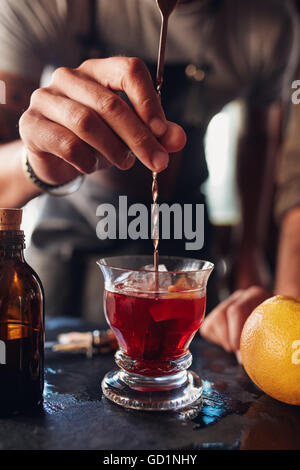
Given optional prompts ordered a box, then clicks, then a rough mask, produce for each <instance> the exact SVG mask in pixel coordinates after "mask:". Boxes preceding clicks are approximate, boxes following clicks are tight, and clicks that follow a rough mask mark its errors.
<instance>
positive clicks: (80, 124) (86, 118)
mask: <svg viewBox="0 0 300 470" xmlns="http://www.w3.org/2000/svg"><path fill="white" fill-rule="evenodd" d="M71 121H72V123H73V125H74V127H75V129H76V131H77V132H78V133H79V134H87V133H88V132H89V131H90V130H91V128H92V126H93V123H94V116H93V113H92V112H91V111H89V110H88V109H84V110H81V111H77V112H76V113H72V112H71Z"/></svg>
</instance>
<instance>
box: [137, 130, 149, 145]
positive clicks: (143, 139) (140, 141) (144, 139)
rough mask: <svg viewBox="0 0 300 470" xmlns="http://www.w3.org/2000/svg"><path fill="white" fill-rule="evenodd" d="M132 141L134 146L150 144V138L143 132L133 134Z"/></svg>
mask: <svg viewBox="0 0 300 470" xmlns="http://www.w3.org/2000/svg"><path fill="white" fill-rule="evenodd" d="M133 143H134V146H135V147H146V146H148V145H150V144H151V139H150V137H149V135H148V134H146V133H145V132H140V133H138V134H135V135H134V137H133Z"/></svg>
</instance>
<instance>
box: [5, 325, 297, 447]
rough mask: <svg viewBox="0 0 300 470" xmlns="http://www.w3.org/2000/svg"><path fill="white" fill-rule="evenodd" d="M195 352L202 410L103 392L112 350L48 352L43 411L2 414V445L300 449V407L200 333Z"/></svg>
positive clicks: (51, 328)
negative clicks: (271, 391) (280, 398)
mask: <svg viewBox="0 0 300 470" xmlns="http://www.w3.org/2000/svg"><path fill="white" fill-rule="evenodd" d="M74 329H77V330H83V329H84V328H83V327H82V323H81V322H80V321H79V320H75V319H74V320H71V319H69V320H64V319H61V320H50V321H48V324H47V334H46V337H47V340H54V339H55V337H56V335H57V334H58V333H59V332H62V331H71V330H74ZM191 352H192V354H193V358H194V360H193V364H192V367H191V369H193V370H195V372H197V373H198V374H199V375H200V376H201V377H202V380H203V384H204V393H203V404H202V408H201V410H200V412H199V414H198V415H197V416H196V417H194V418H192V419H191V418H186V417H185V416H184V414H183V413H171V412H164V413H163V412H140V411H134V410H126V409H123V408H121V407H119V406H118V405H115V404H113V403H111V402H109V401H108V400H107V399H106V398H105V397H102V393H101V388H100V383H101V379H102V378H103V376H104V374H105V373H106V372H107V371H109V370H110V369H111V368H112V367H113V365H114V357H113V354H107V355H101V356H94V357H93V358H92V359H89V358H87V357H85V356H84V355H83V354H70V353H53V352H52V351H46V357H45V379H46V383H45V398H44V404H43V407H42V408H41V409H40V410H35V411H31V412H27V413H26V414H23V415H19V416H14V417H11V418H1V419H0V450H1V449H3V450H4V449H5V450H17V449H22V450H23V449H27V450H32V449H40V450H45V449H58V450H59V449H74V450H75V449H76V450H112V451H113V450H127V449H128V450H138V449H143V450H202V449H209V450H214V449H245V450H248V449H249V450H250V449H300V433H299V430H300V407H294V406H289V405H285V404H283V403H280V402H277V401H275V400H273V399H272V398H270V397H268V396H266V395H265V394H263V393H262V392H261V391H260V390H259V389H258V388H257V387H255V385H253V384H252V382H251V381H250V379H249V378H248V377H247V375H246V373H245V372H244V370H243V368H242V366H239V365H238V364H237V363H236V360H235V358H234V356H233V355H229V354H227V353H226V352H224V351H223V350H222V349H221V348H219V347H217V346H214V345H212V344H209V343H207V342H205V341H203V340H202V339H200V337H199V336H198V337H197V338H195V339H194V341H193V343H192V346H191Z"/></svg>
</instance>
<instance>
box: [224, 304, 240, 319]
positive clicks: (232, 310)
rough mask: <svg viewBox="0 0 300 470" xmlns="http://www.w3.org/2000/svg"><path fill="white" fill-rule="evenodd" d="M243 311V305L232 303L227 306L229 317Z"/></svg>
mask: <svg viewBox="0 0 300 470" xmlns="http://www.w3.org/2000/svg"><path fill="white" fill-rule="evenodd" d="M241 313H242V307H241V305H238V304H233V305H230V306H229V307H228V308H227V315H228V317H229V318H232V317H237V316H239V315H240V314H241Z"/></svg>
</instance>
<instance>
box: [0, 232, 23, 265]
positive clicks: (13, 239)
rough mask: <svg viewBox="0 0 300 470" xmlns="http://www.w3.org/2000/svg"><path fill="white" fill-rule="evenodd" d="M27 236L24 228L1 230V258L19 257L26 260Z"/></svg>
mask: <svg viewBox="0 0 300 470" xmlns="http://www.w3.org/2000/svg"><path fill="white" fill-rule="evenodd" d="M24 248H25V237H24V232H23V231H22V230H1V231H0V260H1V259H2V260H3V259H12V258H14V259H19V260H20V261H24Z"/></svg>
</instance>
